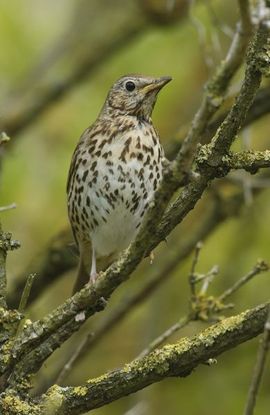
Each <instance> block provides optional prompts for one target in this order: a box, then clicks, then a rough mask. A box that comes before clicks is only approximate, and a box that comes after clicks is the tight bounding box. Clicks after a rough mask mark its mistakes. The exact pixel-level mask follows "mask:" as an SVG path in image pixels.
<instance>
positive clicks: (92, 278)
mask: <svg viewBox="0 0 270 415" xmlns="http://www.w3.org/2000/svg"><path fill="white" fill-rule="evenodd" d="M96 279H97V262H96V253H95V248H94V247H93V245H92V266H91V272H90V282H91V283H93V284H94V283H95V281H96Z"/></svg>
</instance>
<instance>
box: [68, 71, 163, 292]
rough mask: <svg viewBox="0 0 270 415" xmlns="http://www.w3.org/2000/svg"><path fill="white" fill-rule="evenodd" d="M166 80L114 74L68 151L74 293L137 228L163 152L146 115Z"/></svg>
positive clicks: (154, 186)
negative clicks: (75, 263)
mask: <svg viewBox="0 0 270 415" xmlns="http://www.w3.org/2000/svg"><path fill="white" fill-rule="evenodd" d="M170 80H171V78H170V77H168V76H164V77H161V78H152V77H146V76H124V77H122V78H120V79H119V80H118V81H116V82H115V84H114V85H113V86H112V88H111V89H110V91H109V93H108V96H107V98H106V101H105V104H104V106H103V108H102V110H101V112H100V114H99V116H98V118H97V120H96V121H95V122H94V124H93V125H92V126H91V127H89V128H87V129H86V130H85V132H84V133H83V134H82V136H81V138H80V140H79V143H78V145H77V147H76V149H75V151H74V154H73V157H72V161H71V166H70V170H69V177H68V183H67V194H68V213H69V219H70V222H71V226H72V230H73V234H74V238H75V240H76V243H77V245H78V248H79V251H80V262H79V272H78V278H77V282H76V284H75V289H74V290H75V291H77V290H78V289H80V288H81V287H82V286H83V285H84V284H85V283H86V282H88V280H89V277H90V280H91V281H92V282H94V281H95V279H96V276H97V267H98V268H101V269H102V268H104V267H106V266H108V265H109V264H110V263H111V262H112V261H113V260H114V259H115V258H116V257H117V255H118V254H119V252H120V251H122V250H123V249H125V248H126V247H127V246H128V245H129V243H130V242H131V240H132V239H133V238H134V237H135V236H136V234H137V232H138V229H139V227H140V225H141V223H142V220H143V217H144V215H145V212H146V211H147V208H148V206H149V202H150V201H151V199H152V197H153V194H154V192H155V190H156V189H157V187H158V184H159V182H160V180H161V178H162V170H163V169H162V165H163V160H164V152H163V149H162V147H161V145H160V142H159V137H158V134H157V132H156V130H155V128H154V126H153V124H152V120H151V114H152V110H153V108H154V105H155V102H156V97H157V94H158V92H159V91H160V89H161V88H162V87H163V86H164V85H166V84H167V83H168V82H169V81H170ZM91 251H92V253H91ZM91 262H92V264H91ZM99 263H100V264H101V265H100V267H99Z"/></svg>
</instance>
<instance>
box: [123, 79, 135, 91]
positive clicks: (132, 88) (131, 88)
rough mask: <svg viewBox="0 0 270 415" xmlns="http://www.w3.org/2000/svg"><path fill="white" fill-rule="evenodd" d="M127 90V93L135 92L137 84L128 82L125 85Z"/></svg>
mask: <svg viewBox="0 0 270 415" xmlns="http://www.w3.org/2000/svg"><path fill="white" fill-rule="evenodd" d="M125 88H126V90H127V91H129V92H131V91H133V90H134V89H135V84H134V82H132V81H127V82H126V83H125Z"/></svg>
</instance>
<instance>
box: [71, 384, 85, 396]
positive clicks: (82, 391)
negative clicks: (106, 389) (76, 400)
mask: <svg viewBox="0 0 270 415" xmlns="http://www.w3.org/2000/svg"><path fill="white" fill-rule="evenodd" d="M73 390H74V393H75V394H76V395H78V396H85V395H87V392H88V389H87V387H86V386H75V388H74V389H73Z"/></svg>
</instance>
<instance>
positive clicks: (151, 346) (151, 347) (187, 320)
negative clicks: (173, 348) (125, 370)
mask: <svg viewBox="0 0 270 415" xmlns="http://www.w3.org/2000/svg"><path fill="white" fill-rule="evenodd" d="M192 320H193V316H192V315H191V314H187V315H186V316H184V317H182V318H181V319H180V320H179V321H178V322H177V323H175V324H173V325H172V326H171V327H169V328H168V329H167V330H165V331H164V333H162V334H161V335H160V336H158V337H157V338H156V339H155V340H153V341H152V342H151V343H150V344H149V345H148V346H147V347H146V348H145V349H144V350H143V351H142V352H141V353H140V354H139V355H138V356H137V357H136V359H141V358H143V357H145V356H147V355H148V354H149V353H151V352H152V351H153V350H155V349H156V348H157V347H158V346H160V345H161V344H162V343H164V342H165V340H167V339H168V338H169V337H171V336H172V335H173V334H174V333H176V332H177V331H179V330H181V329H182V328H184V327H186V326H187V325H188V324H189V323H190V322H191V321H192Z"/></svg>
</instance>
